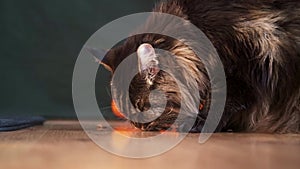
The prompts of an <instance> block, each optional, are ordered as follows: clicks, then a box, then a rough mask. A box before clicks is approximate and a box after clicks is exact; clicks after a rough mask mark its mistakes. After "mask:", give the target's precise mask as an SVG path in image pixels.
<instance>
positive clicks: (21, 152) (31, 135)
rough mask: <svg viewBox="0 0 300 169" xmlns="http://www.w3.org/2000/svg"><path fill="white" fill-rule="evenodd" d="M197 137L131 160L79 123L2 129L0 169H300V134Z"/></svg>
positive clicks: (0, 134)
mask: <svg viewBox="0 0 300 169" xmlns="http://www.w3.org/2000/svg"><path fill="white" fill-rule="evenodd" d="M98 127H99V126H98ZM102 127H103V126H102ZM95 128H96V126H95ZM103 131H105V130H103ZM99 132H102V131H101V130H99ZM137 136H141V135H140V134H137ZM174 136H175V135H174ZM170 137H172V135H170ZM198 137H199V134H189V135H188V136H187V137H186V138H185V139H184V140H183V141H182V142H181V143H180V144H179V145H177V146H176V147H174V148H173V149H171V150H170V151H168V152H166V153H164V154H162V155H159V156H156V157H152V158H147V159H129V158H124V157H119V156H116V155H113V154H111V153H108V152H106V151H104V150H102V149H101V148H99V147H98V146H97V145H96V144H95V143H94V142H92V141H91V140H90V138H89V137H88V136H87V135H86V134H85V132H84V131H83V130H82V129H81V127H80V125H79V123H78V122H76V121H47V122H46V123H45V124H44V126H36V127H32V128H28V129H24V130H19V131H14V132H2V133H0V166H1V167H0V168H3V169H14V168H16V169H41V168H42V169H60V168H62V169H68V168H71V169H76V168H82V169H93V168H95V169H102V168H103V169H119V168H124V169H126V168H128V169H135V168H138V169H148V168H149V169H156V168H163V169H168V168H172V169H173V168H174V169H175V168H180V169H183V168H186V169H193V168H195V169H209V168H216V169H235V168H237V169H248V168H249V169H257V168H263V169H292V168H294V169H299V168H300V135H292V134H290V135H269V134H232V133H222V134H214V135H213V136H212V137H211V138H210V139H209V140H208V141H207V142H206V143H205V144H199V143H198Z"/></svg>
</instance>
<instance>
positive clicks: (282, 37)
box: [101, 0, 300, 133]
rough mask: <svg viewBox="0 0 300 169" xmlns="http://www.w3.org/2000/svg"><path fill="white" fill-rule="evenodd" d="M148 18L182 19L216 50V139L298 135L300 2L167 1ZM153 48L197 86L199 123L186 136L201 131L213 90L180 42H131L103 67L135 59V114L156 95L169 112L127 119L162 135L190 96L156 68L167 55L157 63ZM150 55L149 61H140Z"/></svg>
mask: <svg viewBox="0 0 300 169" xmlns="http://www.w3.org/2000/svg"><path fill="white" fill-rule="evenodd" d="M153 12H159V13H167V14H171V15H175V16H177V17H181V18H183V19H185V20H187V22H188V23H191V24H193V25H195V26H197V27H198V28H199V29H200V30H202V31H203V32H204V34H205V35H206V36H207V37H208V39H209V40H210V41H211V42H212V44H213V45H214V47H215V48H216V50H217V52H218V55H219V57H220V59H221V61H222V63H223V66H224V71H225V75H226V84H227V96H226V104H225V109H224V112H223V115H222V118H221V121H220V123H219V125H218V127H217V128H216V130H215V132H221V131H229V130H232V131H234V132H263V133H299V131H300V120H299V118H300V3H299V2H298V0H231V1H224V0H167V1H161V2H159V3H157V4H156V6H155V7H154V9H153ZM149 22H151V21H149ZM181 26H185V25H181ZM174 30H176V28H174ZM154 48H158V49H163V50H166V51H169V52H170V53H173V54H174V55H176V59H177V60H179V61H178V64H179V66H181V67H182V68H183V70H184V72H185V73H187V74H188V75H189V76H186V77H185V80H186V81H190V80H194V79H196V81H197V82H198V90H199V95H200V100H199V108H198V110H197V112H193V113H196V114H197V119H196V121H195V122H193V123H194V124H192V128H191V130H190V132H201V130H202V128H203V125H204V123H205V120H206V117H207V113H208V111H209V109H210V103H211V101H210V99H211V96H210V94H211V84H210V78H209V76H208V74H207V71H206V69H205V65H204V64H203V63H202V62H201V59H199V57H197V56H196V54H195V53H194V52H193V51H192V50H191V49H190V48H188V46H187V45H186V44H185V43H184V42H181V41H180V40H178V39H174V38H171V37H167V36H165V35H159V34H150V33H145V34H140V35H134V36H131V37H128V38H127V39H126V40H125V41H124V42H123V43H122V44H121V45H118V46H116V47H114V48H113V49H111V50H110V51H109V52H108V53H107V55H106V56H105V57H104V59H103V60H102V61H101V64H102V65H104V66H105V67H106V68H107V69H108V70H110V71H111V72H112V73H114V72H115V70H116V69H117V67H118V65H119V64H120V63H121V62H122V61H123V60H124V59H125V58H126V57H128V56H129V55H130V54H132V53H135V52H137V54H138V57H139V58H138V59H139V60H140V61H139V62H138V64H139V65H138V67H139V70H140V73H138V74H137V75H136V76H135V77H134V78H133V79H132V81H131V83H130V87H129V97H130V102H131V104H132V105H133V106H134V107H135V108H136V109H138V110H139V111H141V112H144V111H147V110H149V109H150V107H151V105H150V103H149V94H150V91H152V90H155V89H160V90H162V91H164V93H165V95H166V98H167V103H166V108H165V110H164V112H163V113H162V114H161V115H160V116H159V117H158V118H156V119H154V120H153V121H150V122H145V123H142V122H136V121H134V120H132V124H133V125H134V126H135V127H137V128H139V129H141V130H144V131H160V130H167V129H169V128H170V127H171V126H172V125H173V124H174V122H175V121H176V119H177V118H178V112H179V110H180V107H181V104H180V101H181V98H182V97H190V96H193V95H194V93H180V92H179V89H178V84H176V81H175V80H174V78H172V77H171V76H170V75H169V74H168V73H167V72H164V71H163V70H160V69H159V68H158V67H157V65H158V64H159V63H158V62H159V61H160V60H162V59H164V56H155V50H154ZM146 55H147V56H146ZM148 56H150V61H151V62H150V61H149V60H147V59H145V58H146V57H148ZM143 58H144V61H143ZM143 62H144V63H143ZM187 65H189V66H187ZM170 67H172V63H171V65H170ZM174 69H175V67H174ZM112 87H114V86H112ZM116 90H117V89H116ZM113 94H114V93H113ZM115 94H118V95H122V93H115ZM183 95H184V96H183ZM116 98H117V97H116ZM115 101H116V102H122V100H115ZM157 102H159V101H157ZM121 104H122V103H121ZM122 113H124V114H127V115H128V114H130V112H122ZM183 113H186V114H189V113H190V112H183ZM184 123H190V121H188V120H187V121H183V124H184ZM181 126H182V125H181ZM177 127H178V128H180V125H179V126H177Z"/></svg>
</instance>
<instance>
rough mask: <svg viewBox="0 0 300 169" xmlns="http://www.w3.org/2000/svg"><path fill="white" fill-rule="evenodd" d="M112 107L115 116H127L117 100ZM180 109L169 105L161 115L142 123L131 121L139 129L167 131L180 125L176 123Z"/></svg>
mask: <svg viewBox="0 0 300 169" xmlns="http://www.w3.org/2000/svg"><path fill="white" fill-rule="evenodd" d="M204 104H205V102H203V103H200V104H199V111H201V110H203V108H204ZM111 107H112V112H113V113H114V115H115V116H117V117H119V118H124V119H125V118H126V116H125V115H124V114H123V113H122V112H121V111H120V110H119V108H118V107H117V105H116V103H115V101H112V102H111ZM178 112H179V110H178V109H174V108H173V107H167V108H166V111H165V112H164V113H161V115H160V116H159V117H157V118H156V119H154V120H152V121H149V122H145V123H141V122H135V121H131V123H132V124H133V125H134V126H135V127H136V128H138V129H140V130H142V131H166V130H174V129H175V128H177V127H178V126H177V125H176V124H175V121H176V120H177V117H178Z"/></svg>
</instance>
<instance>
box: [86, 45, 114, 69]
mask: <svg viewBox="0 0 300 169" xmlns="http://www.w3.org/2000/svg"><path fill="white" fill-rule="evenodd" d="M85 48H86V50H87V51H88V52H89V53H90V54H92V55H93V56H94V59H95V61H96V62H97V63H99V64H101V65H103V66H104V68H105V69H107V70H108V71H110V72H113V65H112V64H111V62H110V61H109V59H108V58H107V57H105V54H106V53H107V50H104V49H96V48H92V47H85Z"/></svg>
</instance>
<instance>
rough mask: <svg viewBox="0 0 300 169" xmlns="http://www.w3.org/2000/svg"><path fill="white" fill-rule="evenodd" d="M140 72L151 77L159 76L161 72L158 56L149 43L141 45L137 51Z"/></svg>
mask: <svg viewBox="0 0 300 169" xmlns="http://www.w3.org/2000/svg"><path fill="white" fill-rule="evenodd" d="M137 56H138V64H139V72H140V73H141V72H145V71H146V72H147V73H148V74H149V75H150V76H151V77H154V76H156V75H157V73H158V72H159V71H160V69H159V61H158V56H157V54H156V53H155V50H154V48H153V47H152V45H150V44H148V43H144V44H141V45H140V46H139V48H138V49H137Z"/></svg>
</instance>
